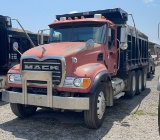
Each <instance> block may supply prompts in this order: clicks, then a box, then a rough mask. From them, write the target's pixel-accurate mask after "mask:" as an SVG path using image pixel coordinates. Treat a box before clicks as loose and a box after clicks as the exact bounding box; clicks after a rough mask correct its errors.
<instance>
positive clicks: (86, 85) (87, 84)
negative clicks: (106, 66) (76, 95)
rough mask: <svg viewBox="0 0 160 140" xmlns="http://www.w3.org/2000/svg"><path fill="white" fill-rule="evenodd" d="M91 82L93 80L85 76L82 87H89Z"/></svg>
mask: <svg viewBox="0 0 160 140" xmlns="http://www.w3.org/2000/svg"><path fill="white" fill-rule="evenodd" d="M90 84H91V80H90V79H89V78H84V79H83V83H82V87H83V88H88V87H89V86H90Z"/></svg>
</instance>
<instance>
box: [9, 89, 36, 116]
mask: <svg viewBox="0 0 160 140" xmlns="http://www.w3.org/2000/svg"><path fill="white" fill-rule="evenodd" d="M12 91H15V92H22V89H21V88H13V89H12ZM10 107H11V110H12V112H13V113H14V114H15V115H16V116H18V117H20V118H25V117H29V116H32V115H33V114H34V113H35V112H36V110H37V107H36V106H31V105H22V104H17V103H10Z"/></svg>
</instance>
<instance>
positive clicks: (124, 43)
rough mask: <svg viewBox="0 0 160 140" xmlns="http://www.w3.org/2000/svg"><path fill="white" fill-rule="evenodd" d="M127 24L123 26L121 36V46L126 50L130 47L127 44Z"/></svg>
mask: <svg viewBox="0 0 160 140" xmlns="http://www.w3.org/2000/svg"><path fill="white" fill-rule="evenodd" d="M127 29H128V28H127V26H122V27H121V38H120V48H121V49H122V50H126V49H127V48H128V44H127Z"/></svg>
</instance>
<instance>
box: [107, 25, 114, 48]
mask: <svg viewBox="0 0 160 140" xmlns="http://www.w3.org/2000/svg"><path fill="white" fill-rule="evenodd" d="M113 46H115V30H114V29H112V28H109V34H108V49H111V48H112V47H113Z"/></svg>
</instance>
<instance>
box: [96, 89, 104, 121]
mask: <svg viewBox="0 0 160 140" xmlns="http://www.w3.org/2000/svg"><path fill="white" fill-rule="evenodd" d="M105 107H106V105H105V98H104V93H103V92H102V91H101V92H100V93H99V95H98V101H97V116H98V119H102V117H103V114H104V112H105Z"/></svg>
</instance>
